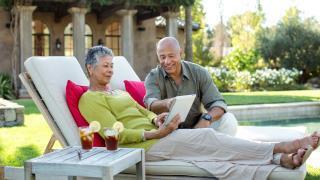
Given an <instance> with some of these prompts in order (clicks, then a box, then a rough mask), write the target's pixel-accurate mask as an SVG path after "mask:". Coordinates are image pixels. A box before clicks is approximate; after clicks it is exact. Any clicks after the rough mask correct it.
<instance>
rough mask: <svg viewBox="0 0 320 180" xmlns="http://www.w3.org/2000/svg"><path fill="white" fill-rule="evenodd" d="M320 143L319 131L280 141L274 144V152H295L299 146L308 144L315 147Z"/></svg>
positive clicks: (305, 146) (304, 146) (303, 146)
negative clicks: (291, 139)
mask: <svg viewBox="0 0 320 180" xmlns="http://www.w3.org/2000/svg"><path fill="white" fill-rule="evenodd" d="M319 144H320V133H318V132H314V133H312V134H311V135H309V136H306V137H304V138H302V139H296V140H293V141H291V142H281V143H278V144H277V145H276V146H275V151H274V153H287V154H290V153H295V152H297V150H298V149H299V148H307V147H308V146H309V145H310V146H312V148H313V149H316V148H317V147H318V146H319Z"/></svg>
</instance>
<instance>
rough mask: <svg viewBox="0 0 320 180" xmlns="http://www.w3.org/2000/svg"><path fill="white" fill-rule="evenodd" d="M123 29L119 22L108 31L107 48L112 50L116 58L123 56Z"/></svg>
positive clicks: (111, 25) (110, 26)
mask: <svg viewBox="0 0 320 180" xmlns="http://www.w3.org/2000/svg"><path fill="white" fill-rule="evenodd" d="M120 34H121V29H120V24H119V23H118V22H113V23H111V24H109V25H108V26H107V29H106V35H105V37H106V46H107V47H108V48H110V49H112V51H113V53H114V55H115V56H118V55H120V54H121V36H120Z"/></svg>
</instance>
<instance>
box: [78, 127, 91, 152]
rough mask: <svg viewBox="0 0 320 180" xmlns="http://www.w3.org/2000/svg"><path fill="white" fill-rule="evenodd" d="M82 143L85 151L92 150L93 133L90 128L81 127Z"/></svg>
mask: <svg viewBox="0 0 320 180" xmlns="http://www.w3.org/2000/svg"><path fill="white" fill-rule="evenodd" d="M79 133H80V141H81V146H82V149H83V150H90V149H92V143H93V132H92V131H91V130H90V128H89V127H88V126H83V127H79Z"/></svg>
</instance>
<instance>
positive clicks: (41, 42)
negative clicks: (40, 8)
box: [32, 21, 50, 56]
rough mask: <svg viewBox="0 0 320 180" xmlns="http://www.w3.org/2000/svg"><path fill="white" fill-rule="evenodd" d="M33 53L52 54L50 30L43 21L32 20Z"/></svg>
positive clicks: (38, 54) (39, 54)
mask: <svg viewBox="0 0 320 180" xmlns="http://www.w3.org/2000/svg"><path fill="white" fill-rule="evenodd" d="M32 55H33V56H49V55H50V32H49V29H48V27H47V25H45V24H44V23H42V22H41V21H33V22H32Z"/></svg>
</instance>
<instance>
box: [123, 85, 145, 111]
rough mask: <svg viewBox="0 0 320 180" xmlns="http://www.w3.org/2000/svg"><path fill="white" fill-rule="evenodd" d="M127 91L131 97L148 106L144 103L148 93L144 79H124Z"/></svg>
mask: <svg viewBox="0 0 320 180" xmlns="http://www.w3.org/2000/svg"><path fill="white" fill-rule="evenodd" d="M123 82H124V85H125V87H126V91H127V92H128V93H129V94H130V95H131V97H132V98H133V99H134V100H135V101H137V103H139V104H140V105H141V106H143V107H146V106H145V105H144V103H143V98H144V96H145V95H146V88H145V87H144V82H143V81H128V80H124V81H123Z"/></svg>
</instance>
